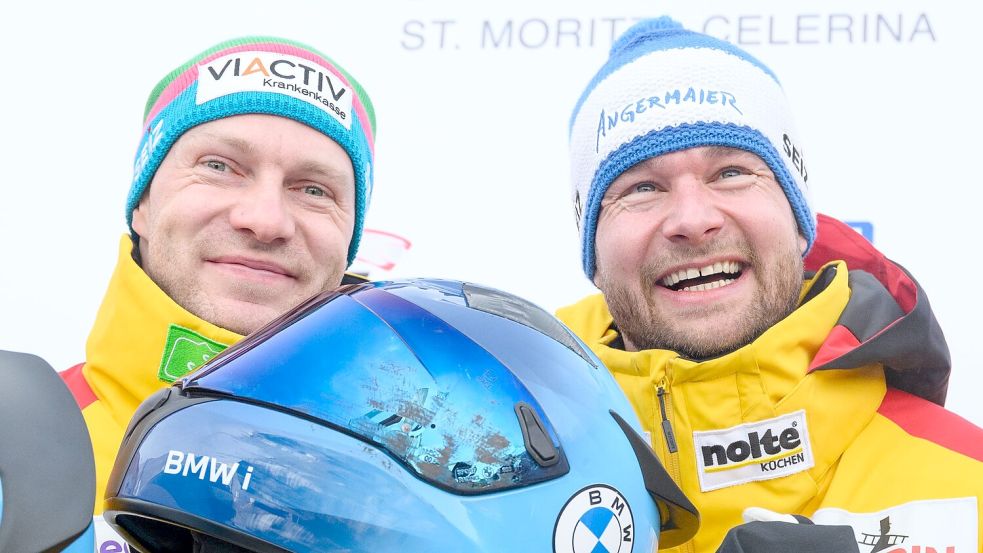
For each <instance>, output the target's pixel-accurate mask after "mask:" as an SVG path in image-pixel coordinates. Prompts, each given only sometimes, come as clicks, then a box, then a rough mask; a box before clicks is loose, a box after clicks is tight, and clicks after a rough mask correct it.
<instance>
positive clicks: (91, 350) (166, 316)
mask: <svg viewBox="0 0 983 553" xmlns="http://www.w3.org/2000/svg"><path fill="white" fill-rule="evenodd" d="M132 248H133V244H132V241H131V240H130V238H129V236H123V237H122V238H121V239H120V245H119V259H118V260H117V263H116V269H115V270H114V271H113V276H112V278H111V279H110V281H109V289H108V290H107V291H106V295H105V297H104V298H103V300H102V305H100V307H99V312H98V313H97V315H96V321H95V324H94V325H93V326H92V330H91V332H90V333H89V339H88V341H87V342H86V344H85V358H86V361H85V363H82V364H79V365H76V366H74V367H72V368H70V369H68V370H67V371H64V372H63V373H62V378H63V379H64V380H65V382H66V383H67V384H68V386H69V388H70V389H71V390H72V393H73V394H74V395H75V399H76V401H78V403H79V406H80V407H81V408H82V416H83V417H84V418H85V423H86V425H87V426H88V428H89V436H90V437H91V439H92V450H93V453H94V454H95V460H96V501H95V507H94V512H95V514H97V515H98V514H100V513H102V502H103V495H104V494H105V490H106V482H107V481H108V480H109V473H110V472H111V471H112V469H113V462H114V461H115V460H116V453H117V450H118V448H119V444H120V442H121V441H122V440H123V431H124V430H126V426H127V425H128V424H129V422H130V417H132V416H133V413H134V412H135V411H136V408H137V406H139V405H140V403H141V402H142V401H143V400H144V399H146V398H147V397H149V396H150V395H151V394H153V393H154V392H156V391H157V390H160V389H161V388H165V387H167V386H170V384H171V383H172V382H174V380H176V379H177V378H180V377H182V376H184V375H185V374H187V373H188V372H191V370H192V369H194V368H197V367H198V366H199V365H201V364H202V363H204V362H205V361H207V360H208V358H210V357H211V356H214V355H215V354H217V353H219V352H221V351H222V350H223V349H225V348H226V347H227V346H229V345H231V344H233V343H235V342H237V341H238V340H239V339H240V338H241V336H239V335H238V334H235V333H233V332H230V331H228V330H225V329H223V328H219V327H217V326H215V325H213V324H211V323H208V322H206V321H203V320H201V319H199V318H198V317H195V316H194V315H192V314H191V313H189V312H187V311H185V310H184V308H182V307H181V306H179V305H178V304H176V303H174V300H172V299H171V298H170V297H168V296H167V294H165V293H164V292H163V291H162V290H161V289H160V288H158V287H157V285H156V284H155V283H154V282H153V281H152V280H150V277H148V276H147V274H146V273H144V272H143V269H141V268H140V266H139V265H137V264H136V262H134V261H133V257H132V255H131V252H132ZM189 363H190V364H191V365H190V366H189V365H188V364H189Z"/></svg>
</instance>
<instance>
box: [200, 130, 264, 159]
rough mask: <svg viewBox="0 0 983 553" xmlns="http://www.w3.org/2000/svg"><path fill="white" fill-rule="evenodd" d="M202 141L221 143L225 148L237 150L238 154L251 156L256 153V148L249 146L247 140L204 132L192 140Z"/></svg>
mask: <svg viewBox="0 0 983 553" xmlns="http://www.w3.org/2000/svg"><path fill="white" fill-rule="evenodd" d="M204 139H210V140H215V141H217V142H221V143H222V144H225V145H226V146H229V147H230V148H233V149H235V150H238V151H239V152H242V153H244V154H251V153H253V152H255V151H256V147H255V146H254V145H253V144H251V143H250V142H249V141H247V140H243V139H242V138H239V137H238V136H231V135H225V134H214V133H210V132H207V131H206V132H202V133H199V134H198V135H197V136H195V138H194V140H195V142H198V141H200V140H204Z"/></svg>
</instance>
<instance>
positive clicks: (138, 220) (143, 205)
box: [133, 194, 148, 238]
mask: <svg viewBox="0 0 983 553" xmlns="http://www.w3.org/2000/svg"><path fill="white" fill-rule="evenodd" d="M147 226H148V221H147V195H146V194H144V196H143V199H141V200H140V203H138V204H137V206H136V208H135V209H134V210H133V230H134V231H135V232H136V233H137V235H139V236H140V237H141V238H143V237H146V236H147Z"/></svg>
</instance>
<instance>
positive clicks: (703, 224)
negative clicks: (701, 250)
mask: <svg viewBox="0 0 983 553" xmlns="http://www.w3.org/2000/svg"><path fill="white" fill-rule="evenodd" d="M666 208H667V212H666V218H665V220H664V221H663V224H662V233H663V235H664V236H665V238H666V239H668V240H670V241H672V242H688V243H691V244H701V243H703V242H706V241H707V240H711V239H712V238H713V237H714V236H716V235H717V233H718V232H720V229H721V228H722V227H723V225H724V214H723V213H722V212H721V211H720V209H719V208H718V206H717V204H716V197H715V194H714V192H713V191H712V190H710V189H709V188H708V187H707V186H706V184H705V183H704V182H702V181H701V180H699V179H696V178H692V177H689V178H686V179H684V180H683V181H682V182H680V183H677V184H676V185H675V186H673V188H672V191H671V192H670V201H669V203H668V205H667V206H666Z"/></svg>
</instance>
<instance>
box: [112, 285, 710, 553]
mask: <svg viewBox="0 0 983 553" xmlns="http://www.w3.org/2000/svg"><path fill="white" fill-rule="evenodd" d="M639 428H640V425H639V423H638V420H637V419H636V417H635V415H634V412H633V411H632V408H631V406H630V405H629V403H628V401H627V400H626V398H625V397H624V395H623V394H622V392H621V391H620V389H619V388H618V386H617V384H616V383H615V381H614V379H613V378H612V377H611V375H610V374H609V373H608V372H607V371H606V370H605V369H604V368H603V366H602V365H601V364H600V362H599V361H598V360H597V358H596V357H594V355H593V354H592V353H591V352H590V351H589V350H588V349H587V348H586V347H585V346H584V345H583V343H582V342H580V341H579V340H578V339H577V338H576V337H574V335H573V334H572V333H571V332H570V331H569V330H567V328H566V327H564V326H563V325H562V324H560V323H559V322H558V321H557V320H556V319H554V318H553V317H552V316H551V315H549V314H548V313H546V312H545V311H543V310H542V309H540V308H538V307H536V306H534V305H533V304H531V303H529V302H527V301H524V300H522V299H519V298H517V297H515V296H512V295H509V294H505V293H503V292H500V291H497V290H492V289H489V288H484V287H481V286H477V285H473V284H466V283H461V282H455V281H446V280H410V281H399V282H385V283H367V284H357V285H349V286H343V287H341V288H339V289H337V290H335V291H332V292H326V293H324V294H321V295H319V296H316V297H314V298H312V299H311V300H309V301H308V302H306V303H305V304H303V305H301V306H298V307H297V308H296V309H294V310H293V311H291V312H289V313H287V314H286V315H284V316H283V317H281V318H279V319H278V320H276V321H274V322H272V323H270V324H269V325H268V326H266V327H265V328H263V329H261V330H259V331H257V332H256V333H254V334H252V335H251V336H249V337H248V338H246V339H245V340H244V341H242V342H241V343H239V344H238V345H236V346H233V347H231V348H229V349H228V350H226V351H225V352H224V353H223V354H222V355H220V356H218V357H216V358H215V359H213V360H212V361H211V362H210V363H208V364H207V365H205V366H204V367H203V368H202V369H201V370H199V371H198V372H196V373H194V374H192V375H190V376H188V377H186V378H185V379H183V380H180V381H178V382H177V383H176V384H175V386H174V387H172V388H168V389H165V390H163V391H161V392H160V393H158V394H156V395H155V396H153V397H151V398H149V399H148V400H147V401H146V402H144V403H143V405H141V407H140V408H139V410H138V411H137V413H136V414H135V415H134V417H133V420H132V421H131V423H130V426H129V428H128V429H127V431H126V434H125V436H124V439H123V443H122V446H121V450H120V453H119V456H118V457H117V459H116V465H115V467H114V469H113V473H112V476H111V478H110V482H109V485H108V487H107V492H106V503H105V513H104V515H105V518H106V520H107V521H108V522H109V523H110V524H111V525H112V526H113V527H114V528H115V529H117V530H118V531H119V532H120V533H121V534H122V535H123V536H124V537H126V538H127V539H128V540H129V541H130V542H131V543H133V544H134V545H136V546H137V547H138V548H139V549H140V550H142V551H147V552H157V551H192V550H194V551H209V550H221V551H256V552H267V551H269V552H286V551H290V552H296V553H302V552H313V551H372V552H378V551H403V552H417V551H425V552H430V551H468V552H489V553H490V552H495V553H498V552H500V551H536V552H539V551H554V552H557V553H588V552H590V553H602V552H611V553H613V552H618V553H631V552H635V553H643V552H644V553H648V552H650V551H652V550H654V548H655V546H656V545H657V544H659V545H662V546H673V545H677V544H680V543H682V542H684V541H686V540H688V539H689V538H690V537H691V536H692V535H693V534H694V533H695V532H696V528H697V526H698V524H699V522H698V516H697V514H696V510H695V509H694V507H693V506H692V504H691V503H690V502H689V501H687V500H686V498H685V497H684V496H683V495H682V493H681V492H680V490H679V488H678V487H676V485H675V484H674V483H673V482H672V480H671V479H670V478H669V477H668V475H667V474H666V472H665V471H664V469H663V468H662V466H661V465H660V463H659V461H658V460H657V459H656V457H655V455H654V454H653V453H652V450H651V449H650V448H649V446H648V444H647V443H646V441H645V440H644V439H643V438H642V437H640V435H639ZM660 541H661V543H659V542H660ZM215 544H220V545H215ZM212 546H215V547H214V549H210V548H211V547H212Z"/></svg>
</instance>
